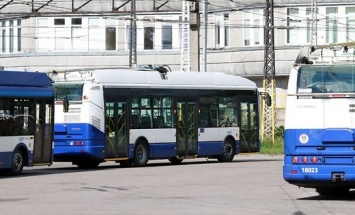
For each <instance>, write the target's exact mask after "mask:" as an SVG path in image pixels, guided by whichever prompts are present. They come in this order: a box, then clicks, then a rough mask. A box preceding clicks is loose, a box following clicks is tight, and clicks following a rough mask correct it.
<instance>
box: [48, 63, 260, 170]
mask: <svg viewBox="0 0 355 215" xmlns="http://www.w3.org/2000/svg"><path fill="white" fill-rule="evenodd" d="M144 70H145V71H144ZM158 70H159V71H155V70H150V69H143V70H139V69H104V70H95V71H86V72H66V73H59V74H58V75H56V76H53V79H54V80H55V83H54V88H55V129H54V133H55V135H54V145H55V147H54V161H70V162H72V163H73V164H74V165H77V166H78V167H81V168H88V167H96V166H98V165H99V164H100V163H101V162H105V161H115V162H119V163H120V164H121V165H123V166H132V165H134V166H145V165H146V164H147V162H148V160H150V159H167V160H169V161H170V162H171V163H173V164H178V163H181V162H182V160H183V159H188V158H197V157H208V158H215V159H218V160H219V161H221V162H229V161H232V160H233V157H234V155H236V154H238V153H239V152H240V151H241V149H244V150H246V151H258V150H259V133H258V132H259V127H258V123H259V122H258V121H259V120H258V92H257V87H256V85H255V83H253V82H252V81H250V80H247V79H245V78H241V77H237V76H233V75H227V74H224V73H213V72H208V73H198V72H170V71H169V70H168V69H166V68H164V67H158Z"/></svg>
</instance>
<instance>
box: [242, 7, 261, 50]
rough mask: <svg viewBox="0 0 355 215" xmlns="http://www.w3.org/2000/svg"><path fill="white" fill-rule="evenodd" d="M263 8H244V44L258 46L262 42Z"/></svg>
mask: <svg viewBox="0 0 355 215" xmlns="http://www.w3.org/2000/svg"><path fill="white" fill-rule="evenodd" d="M263 17H264V13H263V10H245V11H244V12H243V26H244V28H243V37H244V46H260V45H263V44H264V18H263Z"/></svg>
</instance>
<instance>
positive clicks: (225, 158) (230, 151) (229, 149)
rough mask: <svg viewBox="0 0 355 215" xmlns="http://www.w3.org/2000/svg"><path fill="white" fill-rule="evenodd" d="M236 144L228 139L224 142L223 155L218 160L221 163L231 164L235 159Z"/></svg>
mask: <svg viewBox="0 0 355 215" xmlns="http://www.w3.org/2000/svg"><path fill="white" fill-rule="evenodd" d="M234 153H235V144H234V142H233V140H232V139H227V140H226V141H225V142H224V146H223V154H222V155H221V156H219V157H218V158H217V159H218V161H219V162H231V161H232V160H233V158H234Z"/></svg>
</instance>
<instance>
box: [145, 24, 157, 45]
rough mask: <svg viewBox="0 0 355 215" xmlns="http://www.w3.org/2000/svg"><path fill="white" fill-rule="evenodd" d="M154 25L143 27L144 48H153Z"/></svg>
mask: <svg viewBox="0 0 355 215" xmlns="http://www.w3.org/2000/svg"><path fill="white" fill-rule="evenodd" d="M154 33H155V32H154V27H145V28H144V49H154Z"/></svg>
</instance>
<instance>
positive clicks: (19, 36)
mask: <svg viewBox="0 0 355 215" xmlns="http://www.w3.org/2000/svg"><path fill="white" fill-rule="evenodd" d="M21 35H22V28H21V19H19V20H17V51H18V52H21V50H22V45H21Z"/></svg>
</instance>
